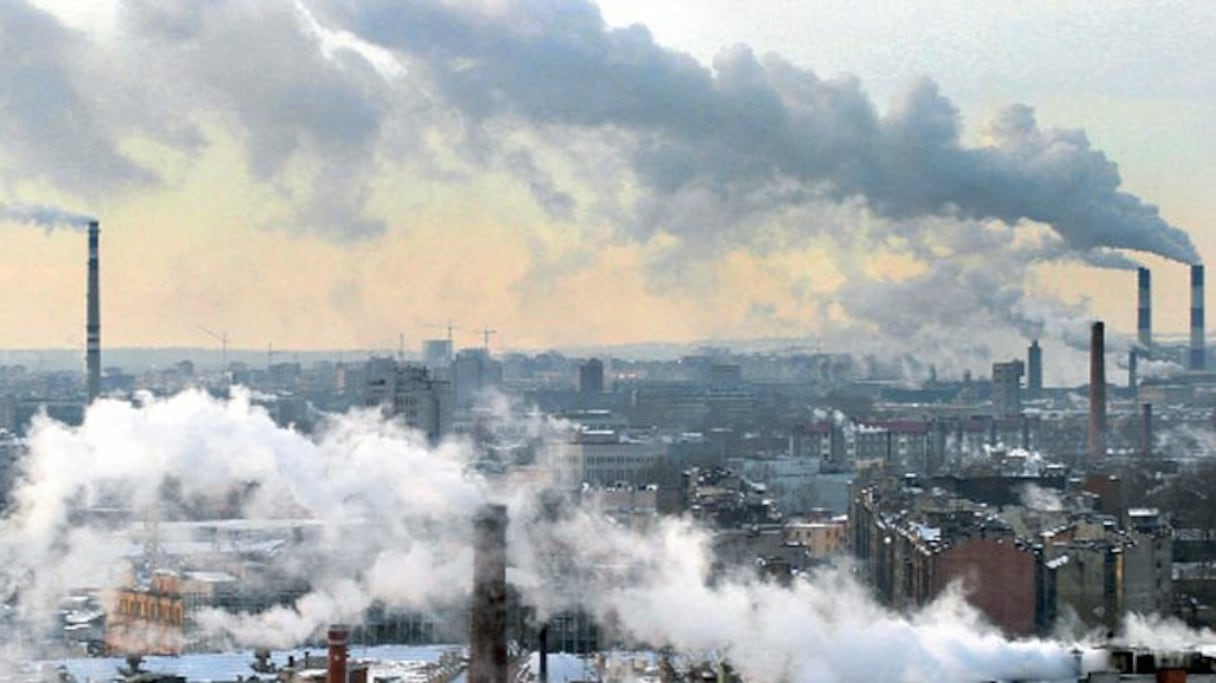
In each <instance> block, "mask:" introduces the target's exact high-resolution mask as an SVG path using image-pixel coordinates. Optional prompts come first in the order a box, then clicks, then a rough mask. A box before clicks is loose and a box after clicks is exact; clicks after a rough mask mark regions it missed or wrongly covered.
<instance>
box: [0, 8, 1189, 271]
mask: <svg viewBox="0 0 1216 683" xmlns="http://www.w3.org/2000/svg"><path fill="white" fill-rule="evenodd" d="M115 16H116V25H115V27H114V30H115V31H117V33H118V35H116V36H111V37H109V38H108V39H107V40H97V39H94V37H92V36H89V35H82V34H79V33H77V32H74V31H71V30H68V29H66V28H65V27H64V26H62V25H61V24H60V23H59V22H58V21H57V20H56V19H55V17H54V16H52V15H50V14H48V13H46V12H44V11H41V10H39V9H36V8H34V7H32V6H30V4H29V3H28V2H27V1H26V0H19V1H18V2H15V3H6V4H5V5H4V6H3V7H2V8H0V37H2V38H3V40H0V57H3V59H0V99H3V100H4V101H5V102H6V103H8V107H9V109H8V110H6V111H8V113H9V114H11V115H10V116H6V117H5V118H4V120H3V121H0V133H4V134H3V135H0V149H2V150H3V151H4V152H5V153H6V155H7V156H8V158H7V159H5V160H4V161H0V174H3V175H4V176H6V177H8V178H10V179H15V178H19V177H30V176H34V177H41V178H43V179H46V180H49V181H51V182H52V183H53V184H54V185H55V186H57V187H59V188H61V189H63V190H66V191H69V192H74V193H76V194H78V195H82V196H90V195H93V194H96V193H97V192H98V191H99V190H104V189H108V188H111V187H113V186H115V185H130V184H140V183H147V182H155V181H157V180H158V179H159V176H158V174H157V173H156V171H155V170H154V169H152V168H150V167H149V166H146V165H141V164H140V163H139V162H137V161H134V160H132V159H131V158H129V157H128V156H126V155H124V154H123V153H122V152H121V151H120V150H121V149H122V145H121V144H120V142H121V141H123V140H124V139H126V138H129V137H137V138H138V137H143V138H147V139H149V140H151V141H153V142H156V143H160V144H163V145H165V146H166V148H168V149H176V150H180V151H182V152H185V154H186V158H187V159H188V158H190V157H193V156H197V155H198V154H199V152H200V150H202V149H204V148H205V147H206V146H207V145H208V144H210V138H211V137H212V136H213V135H214V133H215V132H217V131H218V132H220V133H222V134H223V135H225V136H227V137H228V138H229V139H232V140H234V141H236V142H237V143H238V144H241V145H242V146H243V150H242V151H243V152H244V157H245V158H246V160H247V162H248V167H249V171H250V172H251V173H252V175H253V176H254V177H255V178H256V179H257V180H259V181H263V182H267V183H269V184H270V186H271V187H272V188H274V189H275V190H278V191H279V192H280V193H281V195H282V196H283V197H286V198H288V199H289V200H290V201H291V203H292V205H293V207H294V208H293V210H292V212H291V215H289V216H286V217H283V218H284V220H282V222H281V223H282V224H286V225H291V226H299V227H300V228H302V229H306V230H314V231H318V232H323V233H324V234H328V235H331V236H333V237H337V238H357V237H368V236H375V235H378V234H380V233H381V232H382V231H383V230H384V229H385V227H386V222H385V220H384V218H383V217H382V216H377V215H375V214H374V212H372V211H371V210H370V205H371V204H373V196H372V195H373V190H374V181H375V180H376V177H377V176H376V175H375V174H376V173H377V172H378V170H379V169H381V168H382V166H383V164H385V163H388V164H404V165H405V166H407V167H409V168H411V169H413V170H418V171H422V172H427V173H431V174H432V176H433V177H435V178H440V179H442V178H447V179H453V178H456V179H459V178H462V177H467V171H470V170H472V171H475V172H476V171H485V170H486V169H491V170H497V169H505V170H506V171H507V172H508V173H511V174H512V175H513V176H514V177H515V179H516V180H517V182H518V183H519V184H520V185H521V187H523V188H525V189H527V190H529V191H531V193H532V194H533V196H534V197H535V198H536V201H537V202H538V204H539V205H541V206H542V207H543V208H544V209H545V210H547V211H549V212H550V213H551V214H552V215H554V216H555V217H557V218H559V219H561V220H569V221H570V222H571V223H576V222H591V221H586V220H582V219H592V220H600V221H605V220H606V221H608V222H612V223H613V224H615V225H616V226H617V227H618V228H619V229H620V231H621V232H622V233H623V234H625V235H629V236H632V237H636V238H640V239H646V238H647V237H649V236H651V235H654V234H657V233H664V234H670V235H675V236H678V237H681V238H684V239H683V240H682V241H684V242H685V243H686V244H687V246H688V248H690V249H692V250H693V251H695V252H700V253H702V254H709V255H713V254H717V253H720V249H714V248H706V247H700V246H699V245H702V244H705V243H710V244H724V243H725V244H735V245H739V246H743V247H748V248H750V247H752V246H754V245H756V244H757V243H762V242H764V241H765V240H767V239H771V235H768V234H757V231H756V229H755V228H756V224H757V223H764V222H771V220H772V219H781V218H783V217H786V218H790V219H791V220H796V216H790V215H789V211H790V210H791V209H796V208H799V207H805V206H807V205H811V204H814V203H816V202H824V203H836V202H841V201H845V200H849V199H850V198H861V199H863V200H864V202H865V204H866V206H867V207H868V209H869V210H870V211H872V212H874V213H875V214H876V215H878V216H883V217H887V218H891V219H894V220H897V221H898V220H902V219H906V218H909V217H922V216H929V215H943V216H950V217H954V218H961V219H976V220H985V219H997V220H1000V221H1003V222H1006V223H1009V224H1016V223H1020V222H1022V221H1035V222H1039V223H1043V224H1047V225H1050V226H1051V227H1052V229H1054V230H1055V231H1056V232H1057V233H1058V234H1059V235H1060V236H1061V237H1062V238H1063V240H1064V242H1065V243H1066V244H1067V246H1068V247H1069V248H1070V249H1074V250H1077V251H1082V252H1086V251H1089V250H1092V249H1094V248H1108V249H1112V248H1113V249H1130V250H1139V251H1145V252H1151V253H1156V254H1160V255H1162V256H1165V257H1168V258H1172V259H1177V260H1180V261H1185V262H1196V261H1198V255H1197V253H1196V251H1195V248H1194V246H1193V245H1192V243H1191V241H1190V239H1189V238H1188V236H1187V235H1186V233H1184V232H1183V231H1181V230H1179V229H1177V228H1175V227H1173V226H1170V225H1169V224H1167V223H1166V222H1165V221H1164V220H1163V219H1162V218H1161V217H1160V215H1159V214H1158V211H1157V209H1156V207H1154V206H1152V205H1150V204H1147V203H1145V202H1143V201H1141V200H1140V199H1139V198H1137V197H1135V196H1133V195H1131V194H1129V193H1126V192H1124V191H1122V190H1121V189H1120V187H1121V182H1122V181H1121V178H1120V175H1119V172H1118V169H1117V167H1116V166H1115V164H1114V163H1113V162H1111V161H1110V160H1109V159H1107V158H1106V156H1105V155H1104V154H1102V152H1100V151H1098V150H1095V149H1093V148H1092V147H1091V145H1090V143H1089V140H1088V139H1087V137H1086V136H1085V134H1084V133H1083V132H1081V131H1078V130H1054V129H1042V128H1040V127H1039V126H1038V124H1037V123H1036V121H1035V118H1034V114H1033V111H1032V110H1031V109H1030V108H1029V107H1026V106H1022V105H1015V106H1011V107H1009V108H1007V109H1005V110H1004V111H1002V112H1000V113H999V115H998V116H996V118H995V120H994V122H993V123H992V124H991V125H990V126H989V128H988V129H987V131H986V135H987V139H986V141H985V142H984V143H983V144H981V145H980V146H966V145H964V144H963V142H962V140H961V136H960V121H959V115H958V112H957V110H956V108H955V106H954V105H953V104H952V103H951V102H950V101H949V100H947V99H946V98H945V97H943V96H942V95H941V94H940V93H939V92H938V88H937V86H936V85H935V84H934V83H932V82H930V81H927V80H926V81H922V82H921V83H919V84H917V85H915V86H914V87H912V88H911V89H910V90H909V91H908V92H907V93H906V95H905V96H904V97H903V98H902V99H901V100H900V101H899V102H898V103H897V104H895V105H894V106H892V107H890V108H888V110H887V111H886V112H880V111H879V110H878V108H877V107H876V106H875V105H874V103H873V102H872V101H871V100H870V98H869V97H868V96H867V95H866V94H865V93H864V92H863V90H862V86H861V84H860V83H859V82H858V81H857V80H856V79H855V78H851V77H841V78H832V79H824V78H821V77H820V76H818V75H816V74H815V73H813V72H812V71H809V70H807V69H804V68H801V67H798V66H795V65H793V64H791V63H790V62H788V61H786V60H784V59H783V58H781V57H780V56H777V55H764V56H758V55H756V54H754V53H753V52H752V51H751V50H750V49H749V48H747V47H743V46H739V47H735V48H732V49H728V50H725V51H723V52H722V53H721V54H719V55H718V57H717V58H716V59H715V61H714V63H713V65H712V67H706V66H704V65H702V64H701V63H699V62H697V61H696V60H695V59H693V58H692V57H690V56H688V55H686V54H682V53H679V52H676V51H673V50H671V49H668V48H665V47H663V46H661V45H659V44H657V43H656V42H655V40H654V39H653V38H652V36H651V35H650V33H649V32H648V31H647V30H646V29H645V28H644V27H641V26H632V27H628V28H622V29H612V28H609V27H608V26H607V25H606V24H605V22H604V20H603V18H602V17H601V15H600V13H599V10H598V9H597V8H596V7H595V6H594V5H593V4H591V3H590V2H587V1H586V0H557V1H555V2H546V3H527V2H515V1H507V2H499V3H488V4H483V3H466V2H446V1H442V0H419V1H418V2H410V3H400V2H391V1H389V0H372V1H370V2H362V3H353V4H352V3H345V2H335V1H333V0H298V1H297V2H294V3H280V4H252V5H250V4H241V3H202V4H195V5H189V6H173V5H170V6H166V5H164V4H163V3H155V2H150V1H149V0H126V1H125V2H123V3H122V4H121V5H120V8H119V10H118V12H117V13H116V15H115ZM521 145H526V146H527V147H534V148H535V149H534V150H529V149H525V148H524V147H523V146H521ZM542 158H543V159H545V161H546V165H548V164H549V163H551V162H552V163H557V164H561V165H563V166H564V168H562V169H560V170H561V171H562V172H555V170H554V169H552V168H542V166H541V164H540V163H539V161H538V159H542ZM558 179H561V180H560V182H559V181H558ZM570 182H576V183H578V184H579V185H585V186H586V187H585V188H583V187H580V188H578V189H580V190H581V189H589V190H591V191H590V192H575V191H573V189H574V188H567V187H562V186H561V183H570ZM587 195H590V196H591V197H593V199H590V200H588V199H583V197H584V196H587ZM576 197H578V198H580V201H581V202H582V203H583V205H582V206H579V205H577V204H576V202H575V198H576ZM704 206H708V207H714V209H715V210H714V212H713V213H714V214H715V215H713V216H710V217H709V218H710V220H705V219H706V215H705V214H706V213H707V212H706V211H704V210H701V211H698V210H696V209H697V207H704ZM588 214H590V215H588ZM786 229H787V230H788V231H789V232H791V233H795V234H799V233H801V234H806V233H816V232H817V230H818V228H817V226H816V225H814V224H808V223H800V224H795V225H788V226H786ZM762 232H763V231H762ZM694 256H695V254H694Z"/></svg>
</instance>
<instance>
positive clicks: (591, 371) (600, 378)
mask: <svg viewBox="0 0 1216 683" xmlns="http://www.w3.org/2000/svg"><path fill="white" fill-rule="evenodd" d="M578 393H580V394H602V393H604V363H603V362H602V361H600V359H598V358H592V359H591V360H589V361H587V362H586V363H582V364H580V365H579V366H578Z"/></svg>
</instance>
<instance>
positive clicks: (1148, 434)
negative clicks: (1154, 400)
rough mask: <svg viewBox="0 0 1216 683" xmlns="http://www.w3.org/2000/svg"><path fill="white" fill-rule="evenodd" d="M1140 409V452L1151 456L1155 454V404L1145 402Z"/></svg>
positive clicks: (1147, 456) (1145, 455)
mask: <svg viewBox="0 0 1216 683" xmlns="http://www.w3.org/2000/svg"><path fill="white" fill-rule="evenodd" d="M1140 411H1141V412H1140V454H1141V455H1143V456H1144V457H1146V458H1151V457H1152V456H1153V404H1151V403H1145V404H1143V405H1142V406H1141V407H1140Z"/></svg>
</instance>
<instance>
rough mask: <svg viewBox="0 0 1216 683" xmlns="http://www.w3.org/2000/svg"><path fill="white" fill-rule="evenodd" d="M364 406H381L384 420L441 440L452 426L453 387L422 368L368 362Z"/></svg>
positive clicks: (389, 361) (387, 360)
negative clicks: (395, 421)
mask: <svg viewBox="0 0 1216 683" xmlns="http://www.w3.org/2000/svg"><path fill="white" fill-rule="evenodd" d="M363 405H365V406H367V407H369V408H371V407H376V406H379V407H380V410H381V411H382V412H383V413H384V415H385V417H388V418H392V419H397V420H401V421H402V422H404V423H405V425H406V426H408V427H410V428H413V429H417V430H419V431H421V432H424V433H425V434H426V435H427V438H428V439H430V440H431V441H438V440H439V439H440V438H442V437H443V436H444V435H445V434H447V433H448V431H449V430H450V429H451V426H452V387H451V385H450V384H449V383H448V382H446V381H444V380H440V379H436V378H435V377H434V376H432V375H431V372H430V371H429V370H428V369H427V368H425V367H423V366H420V365H412V364H408V363H399V362H397V361H396V360H395V359H392V358H373V359H371V360H370V361H368V362H367V367H366V379H365V381H364V385H363Z"/></svg>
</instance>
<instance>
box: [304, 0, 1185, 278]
mask: <svg viewBox="0 0 1216 683" xmlns="http://www.w3.org/2000/svg"><path fill="white" fill-rule="evenodd" d="M320 4H321V5H322V6H323V7H325V8H326V9H328V10H329V15H328V16H330V17H333V18H334V19H335V20H336V21H338V22H340V25H342V26H343V27H344V28H346V29H347V30H349V31H350V32H352V33H353V34H356V35H358V36H360V37H362V38H364V39H366V40H368V41H370V42H373V43H375V44H377V45H381V46H384V47H386V48H389V49H392V50H395V51H398V52H399V53H400V54H401V55H403V58H405V59H408V60H410V61H409V62H408V63H409V65H410V68H411V69H412V70H413V72H414V73H418V74H425V77H426V78H427V80H428V81H429V83H430V85H431V87H433V88H434V91H435V92H437V93H440V94H441V95H442V97H443V100H444V101H445V102H447V103H449V104H450V105H451V106H453V107H454V108H456V109H457V110H458V111H459V112H460V114H461V116H462V117H463V118H464V120H465V121H466V125H469V126H476V125H478V124H480V123H482V122H486V121H491V120H495V119H499V118H506V119H508V120H513V121H517V122H519V124H520V125H531V126H541V127H550V128H562V129H568V130H572V131H611V132H624V133H627V134H628V138H629V139H627V140H626V141H624V143H625V144H627V145H628V148H627V153H628V154H629V155H630V156H631V159H632V168H633V171H634V173H635V174H636V176H637V178H638V180H639V181H640V182H641V184H642V185H643V187H645V188H646V189H647V190H649V191H650V192H652V193H654V195H655V196H657V197H660V198H666V199H678V198H679V197H680V196H681V195H683V194H684V193H687V192H695V191H699V190H703V189H707V190H709V191H710V192H711V193H713V194H717V195H720V196H723V197H727V198H734V199H737V200H743V199H746V198H747V197H749V196H752V195H753V194H754V193H755V192H757V191H762V190H763V189H764V188H773V187H780V186H781V185H782V184H783V183H789V182H793V183H795V185H794V186H793V187H792V188H790V191H788V192H785V193H784V194H785V197H784V199H783V201H785V202H787V203H792V204H797V203H800V202H805V201H807V200H808V199H810V198H812V197H829V198H837V199H844V198H847V197H852V196H861V197H864V198H865V199H866V200H867V202H868V204H869V206H870V207H871V208H872V209H873V210H874V211H876V212H877V213H878V214H880V215H883V216H888V217H892V218H908V217H915V216H925V215H932V214H942V215H950V216H957V217H960V218H967V219H999V220H1001V221H1004V222H1006V223H1009V224H1015V223H1018V222H1019V221H1022V220H1031V221H1037V222H1041V223H1045V224H1048V225H1050V226H1051V227H1052V228H1053V229H1054V230H1055V231H1056V232H1057V233H1059V235H1060V236H1061V237H1063V238H1064V240H1065V241H1066V242H1067V243H1068V244H1069V245H1070V246H1071V247H1073V248H1076V249H1080V250H1088V249H1092V248H1095V247H1112V248H1122V249H1132V250H1139V251H1145V252H1151V253H1156V254H1160V255H1162V256H1165V257H1167V258H1171V259H1176V260H1179V261H1183V262H1187V263H1192V262H1197V261H1198V260H1199V257H1198V254H1197V253H1196V251H1195V248H1194V246H1193V245H1192V243H1191V240H1190V238H1189V237H1188V236H1187V234H1186V233H1185V232H1183V231H1181V230H1179V229H1177V228H1175V227H1172V226H1170V225H1169V224H1167V223H1166V222H1165V221H1164V220H1162V219H1161V217H1160V216H1159V215H1158V211H1157V208H1156V207H1154V206H1152V205H1149V204H1146V203H1144V202H1142V201H1141V200H1140V199H1138V198H1137V197H1135V196H1133V195H1131V194H1128V193H1125V192H1122V191H1120V189H1119V187H1120V184H1121V178H1120V176H1119V173H1118V169H1117V167H1116V166H1115V164H1113V163H1112V162H1111V161H1110V160H1108V159H1107V158H1106V156H1105V155H1103V154H1102V153H1101V152H1099V151H1097V150H1094V149H1092V148H1091V146H1090V144H1089V140H1088V139H1087V137H1086V136H1085V134H1084V133H1083V132H1081V131H1076V130H1043V129H1040V128H1039V127H1038V125H1037V123H1036V121H1035V118H1034V113H1033V110H1032V109H1030V108H1029V107H1026V106H1022V105H1015V106H1011V107H1009V108H1007V109H1005V110H1004V111H1003V112H1001V113H1000V115H999V116H998V117H997V118H996V120H995V121H994V123H993V124H992V125H991V127H990V129H989V130H988V131H987V133H988V137H989V141H988V142H987V144H985V145H984V146H981V147H965V146H963V145H962V143H961V141H960V135H959V117H958V112H957V110H956V109H955V107H954V105H953V104H952V103H951V102H950V101H949V100H947V99H946V98H945V97H943V96H942V95H941V94H940V93H939V92H938V89H937V86H936V85H935V84H933V83H932V82H930V81H927V80H926V81H923V82H921V83H920V84H918V85H917V86H915V87H914V88H912V89H911V91H910V92H908V93H907V95H906V96H905V97H904V98H903V100H902V102H900V103H899V104H897V105H896V106H895V107H894V108H893V109H892V110H891V111H889V112H888V113H887V114H885V115H880V114H879V113H878V112H877V111H876V109H875V107H874V105H873V104H872V103H871V101H870V100H869V99H868V97H867V96H866V95H865V94H864V93H863V92H862V90H861V86H860V84H859V83H858V82H857V81H856V80H855V79H851V78H844V79H836V80H824V79H821V78H819V77H818V76H816V75H815V74H814V73H812V72H811V71H808V70H806V69H801V68H798V67H796V66H794V65H793V64H790V63H789V62H787V61H785V60H784V59H782V58H780V57H778V56H772V55H770V56H765V57H763V58H758V57H757V56H756V55H754V54H753V53H752V51H751V50H750V49H748V48H746V47H737V48H734V49H731V50H727V51H724V52H723V53H721V54H720V55H719V56H718V58H717V59H716V60H715V62H714V65H713V69H712V70H711V69H707V68H705V67H703V66H702V65H700V64H699V63H697V62H696V61H695V60H693V59H691V58H690V57H688V56H687V55H683V54H680V53H677V52H673V51H671V50H668V49H665V48H663V47H662V46H660V45H658V44H656V43H655V42H654V40H653V39H652V37H651V35H650V34H649V32H648V31H647V30H646V29H645V28H643V27H640V26H633V27H630V28H625V29H609V28H608V27H607V26H606V25H605V23H604V20H603V19H602V17H601V16H600V13H599V11H598V9H597V8H596V7H595V6H594V5H592V4H590V3H588V2H582V1H580V0H567V1H564V2H560V3H542V4H533V3H514V2H508V3H499V4H495V5H494V6H493V8H489V9H487V8H483V7H480V6H476V5H473V4H468V3H448V2H439V1H438V0H424V1H422V2H414V3H408V4H402V3H396V2H387V1H384V0H380V1H377V2H368V3H360V4H358V5H350V4H347V3H332V2H330V3H320ZM660 201H661V200H660ZM640 223H641V224H640V225H638V226H637V227H638V228H639V229H641V230H644V231H657V230H666V231H671V232H676V233H681V232H684V233H690V235H689V236H697V235H696V233H695V232H694V231H697V230H702V229H703V226H699V225H680V222H679V220H678V216H674V215H669V214H664V213H662V212H658V214H657V215H649V216H645V217H644V219H643V220H642V221H640ZM698 237H704V236H703V235H702V236H698Z"/></svg>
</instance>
